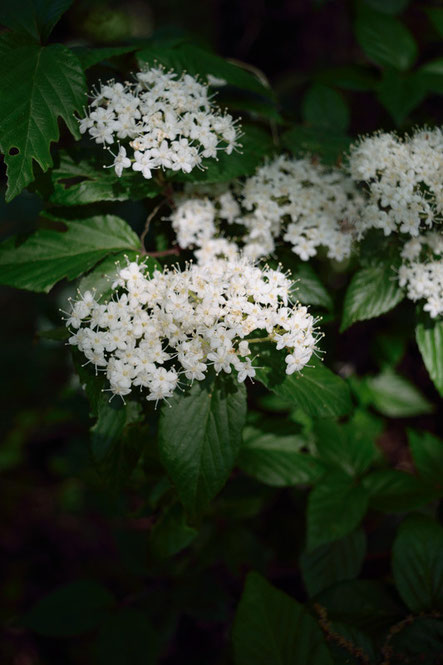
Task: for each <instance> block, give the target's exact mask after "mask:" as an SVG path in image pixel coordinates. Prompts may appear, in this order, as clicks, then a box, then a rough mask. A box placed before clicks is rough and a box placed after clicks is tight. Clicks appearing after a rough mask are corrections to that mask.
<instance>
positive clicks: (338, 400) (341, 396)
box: [257, 349, 352, 417]
mask: <svg viewBox="0 0 443 665" xmlns="http://www.w3.org/2000/svg"><path fill="white" fill-rule="evenodd" d="M284 357H285V355H284V353H283V352H278V351H276V350H275V349H266V350H260V363H261V364H262V365H263V366H262V367H261V368H259V369H257V379H258V380H259V381H261V382H262V383H263V384H264V385H265V386H266V387H267V388H269V389H270V390H272V391H273V392H275V393H276V395H278V396H279V397H281V398H282V399H285V400H288V402H291V403H292V404H296V405H298V406H299V407H300V408H302V409H303V410H304V411H306V412H307V413H309V414H311V415H313V416H320V417H326V416H332V417H333V416H343V415H346V414H347V413H349V412H350V411H351V409H352V404H351V397H350V393H349V388H348V386H347V384H346V383H345V381H343V379H341V378H340V377H339V376H337V375H336V374H334V373H333V372H331V370H330V369H328V368H327V367H325V366H324V365H322V364H321V363H320V362H318V361H317V360H310V362H309V365H310V367H304V368H303V370H302V371H301V372H300V373H297V372H296V373H294V374H291V375H290V376H288V375H287V374H286V373H285V368H286V366H287V365H286V363H285V361H284Z"/></svg>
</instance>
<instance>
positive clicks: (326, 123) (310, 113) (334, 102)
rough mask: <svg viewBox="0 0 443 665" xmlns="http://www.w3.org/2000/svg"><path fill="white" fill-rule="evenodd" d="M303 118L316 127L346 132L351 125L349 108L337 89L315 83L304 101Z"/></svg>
mask: <svg viewBox="0 0 443 665" xmlns="http://www.w3.org/2000/svg"><path fill="white" fill-rule="evenodd" d="M302 114H303V119H304V120H305V122H307V123H308V124H310V125H313V126H314V127H323V128H325V129H328V130H330V131H338V132H345V131H346V130H347V128H348V126H349V108H348V106H347V104H346V103H345V101H344V99H343V97H342V96H341V95H340V93H338V92H337V91H336V90H333V89H332V88H329V87H328V86H326V85H320V84H315V85H313V86H311V87H310V88H309V90H308V91H307V93H306V94H305V96H304V98H303V103H302Z"/></svg>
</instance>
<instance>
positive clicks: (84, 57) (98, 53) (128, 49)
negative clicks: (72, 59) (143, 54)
mask: <svg viewBox="0 0 443 665" xmlns="http://www.w3.org/2000/svg"><path fill="white" fill-rule="evenodd" d="M137 48H138V47H137V46H136V45H135V44H132V45H130V46H105V47H104V48H87V47H86V46H74V47H73V48H72V51H73V52H74V53H75V55H76V56H77V58H78V59H79V61H80V63H81V66H82V67H83V69H84V70H85V71H86V70H87V69H89V68H90V67H93V66H94V65H97V64H98V63H99V62H103V60H110V59H111V58H117V57H118V56H119V55H126V54H127V53H133V52H134V51H136V50H137Z"/></svg>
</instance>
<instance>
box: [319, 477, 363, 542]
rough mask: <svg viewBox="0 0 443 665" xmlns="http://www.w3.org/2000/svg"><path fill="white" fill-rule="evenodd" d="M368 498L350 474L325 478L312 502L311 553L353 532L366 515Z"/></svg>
mask: <svg viewBox="0 0 443 665" xmlns="http://www.w3.org/2000/svg"><path fill="white" fill-rule="evenodd" d="M368 498H369V497H368V492H367V491H366V489H365V488H364V487H363V486H362V485H361V484H359V483H357V482H356V481H355V480H354V479H353V478H350V477H349V476H348V475H347V474H345V473H343V472H341V471H333V472H330V473H328V474H327V475H325V476H324V477H323V478H322V481H321V482H320V483H319V484H318V485H316V486H315V487H314V489H313V490H311V492H310V494H309V498H308V507H307V514H306V517H307V522H308V530H307V549H308V551H310V550H313V549H315V548H316V547H320V545H324V544H325V543H330V542H333V541H335V540H339V539H340V538H343V536H346V534H348V533H350V531H353V530H354V529H355V528H356V527H357V526H358V525H359V524H360V522H361V520H362V519H363V517H364V515H365V513H366V509H367V505H368Z"/></svg>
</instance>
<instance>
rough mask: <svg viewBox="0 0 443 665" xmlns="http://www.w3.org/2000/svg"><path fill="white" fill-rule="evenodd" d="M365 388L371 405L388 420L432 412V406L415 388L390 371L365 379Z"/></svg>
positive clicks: (386, 370)
mask: <svg viewBox="0 0 443 665" xmlns="http://www.w3.org/2000/svg"><path fill="white" fill-rule="evenodd" d="M366 386H367V388H368V389H369V391H370V396H371V403H372V404H373V405H374V407H375V408H376V409H377V411H379V412H380V413H382V414H383V415H384V416H388V417H389V418H412V417H413V416H420V415H422V414H423V413H431V411H433V406H432V404H431V403H430V402H428V400H427V399H426V398H425V397H424V396H423V395H422V394H421V393H420V392H419V391H418V390H417V388H416V387H415V386H414V385H413V384H412V383H410V382H409V381H407V380H406V379H404V378H403V377H402V376H400V375H399V374H396V373H395V372H394V371H392V370H391V369H388V368H387V369H385V370H383V372H382V373H381V374H379V375H378V376H374V377H369V378H368V379H366Z"/></svg>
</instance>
